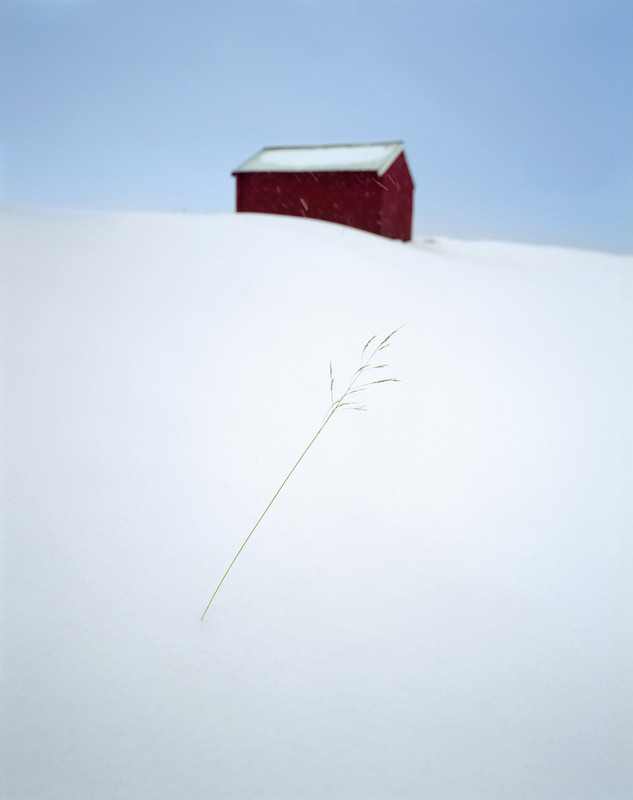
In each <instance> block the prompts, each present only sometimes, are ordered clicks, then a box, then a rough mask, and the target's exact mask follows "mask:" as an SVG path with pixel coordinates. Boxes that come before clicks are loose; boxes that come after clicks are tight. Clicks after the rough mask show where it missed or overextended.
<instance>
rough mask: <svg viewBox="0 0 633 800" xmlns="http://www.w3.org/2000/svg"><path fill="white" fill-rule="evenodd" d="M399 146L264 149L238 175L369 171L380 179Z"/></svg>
mask: <svg viewBox="0 0 633 800" xmlns="http://www.w3.org/2000/svg"><path fill="white" fill-rule="evenodd" d="M402 149H403V147H402V142H383V143H380V144H365V145H359V144H343V145H327V146H324V147H265V148H263V150H260V152H259V153H257V154H256V155H254V156H253V157H252V158H250V159H249V160H248V161H246V162H245V163H244V164H242V166H241V167H238V169H236V170H235V172H236V173H239V172H319V171H321V172H323V171H324V172H345V171H350V170H351V171H362V172H364V171H368V172H377V173H378V174H379V175H383V174H384V173H385V172H386V171H387V170H388V169H389V167H390V166H391V165H392V164H393V162H394V161H395V160H396V158H397V157H398V156H399V155H400V153H401V152H402Z"/></svg>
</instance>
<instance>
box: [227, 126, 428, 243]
mask: <svg viewBox="0 0 633 800" xmlns="http://www.w3.org/2000/svg"><path fill="white" fill-rule="evenodd" d="M233 175H234V176H235V178H236V180H237V187H236V210H237V211H238V212H241V211H247V212H256V213H263V214H288V215H290V216H293V217H310V218H312V219H321V220H325V221H326V222H338V223H340V224H341V225H350V226H351V227H353V228H360V229H361V230H364V231H369V232H370V233H377V234H379V235H380V236H386V237H388V238H389V239H402V241H404V242H408V241H409V240H410V239H411V225H412V216H413V189H414V184H413V179H412V177H411V173H410V172H409V166H408V164H407V160H406V158H405V154H404V147H403V143H402V142H381V143H377V144H345V145H323V146H318V147H265V148H264V149H263V150H260V151H259V153H257V154H256V155H254V156H253V157H252V158H250V159H249V160H248V161H246V162H245V163H244V164H242V166H241V167H238V168H237V169H236V170H235V171H234V172H233Z"/></svg>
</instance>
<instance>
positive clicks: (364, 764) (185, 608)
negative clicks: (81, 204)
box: [0, 213, 633, 800]
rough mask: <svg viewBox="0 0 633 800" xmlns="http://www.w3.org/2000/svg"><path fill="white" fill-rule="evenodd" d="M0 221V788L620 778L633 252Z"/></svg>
mask: <svg viewBox="0 0 633 800" xmlns="http://www.w3.org/2000/svg"><path fill="white" fill-rule="evenodd" d="M0 222H1V227H0V247H1V251H0V252H1V257H2V266H3V306H2V309H3V341H4V372H3V380H4V392H3V394H4V413H3V418H4V434H3V436H4V442H5V448H4V450H5V457H4V458H5V467H6V471H5V479H4V497H3V502H2V511H3V559H2V565H3V566H2V582H3V622H2V625H3V649H2V653H3V655H2V659H3V667H2V673H1V681H2V690H3V694H4V704H5V711H4V712H3V714H2V721H3V726H4V745H3V747H4V765H3V769H2V772H3V774H4V781H5V783H4V787H3V789H2V791H0V795H1V796H2V797H3V798H7V800H23V799H24V800H25V799H26V798H28V799H29V800H113V798H125V799H126V800H128V799H129V800H139V798H152V800H172V798H173V800H180V798H186V800H216V798H217V800H255V799H257V800H282V799H287V800H296V799H297V798H302V800H326V798H327V800H331V799H333V798H336V799H337V800H353V799H355V798H358V800H372V799H375V800H384V799H386V798H394V799H400V798H408V799H409V798H410V799H411V800H414V799H415V800H420V798H425V800H426V799H427V798H428V800H431V799H434V798H437V799H438V800H528V799H529V800H546V799H550V800H598V799H600V800H601V799H602V798H611V799H612V800H613V798H618V799H620V798H621V799H622V800H624V799H625V798H627V799H628V798H630V797H632V796H633V776H632V770H633V759H632V758H631V741H632V739H631V735H632V719H633V717H632V697H633V693H632V686H631V675H632V674H633V669H632V668H633V663H632V661H633V660H632V659H631V633H630V631H631V622H632V619H631V608H632V607H633V597H632V590H631V579H630V572H631V545H630V541H631V530H632V523H633V515H632V513H631V467H632V459H631V423H632V419H631V407H632V405H631V401H632V399H633V390H632V380H631V363H632V361H631V356H632V353H631V349H632V343H633V331H632V327H633V322H632V320H633V313H632V311H633V308H632V305H633V304H632V295H631V292H632V282H631V276H632V270H633V259H631V258H625V257H617V256H610V255H604V254H598V253H587V252H580V251H569V250H562V249H555V248H539V247H528V246H520V245H513V244H500V243H492V242H490V243H485V242H480V243H475V242H470V243H467V242H456V241H448V240H439V241H419V242H417V243H415V244H410V245H403V244H402V243H399V242H392V241H388V240H385V239H382V238H380V237H376V236H372V235H370V234H365V233H362V232H359V231H355V230H353V229H350V228H345V227H339V226H336V225H329V224H327V223H322V222H315V221H312V220H300V219H295V218H282V217H274V216H270V215H265V216H264V215H262V216H258V215H247V214H241V215H223V216H217V217H188V216H151V215H137V216H134V215H96V214H95V215H89V214H66V213H64V214H56V215H52V214H51V215H47V214H39V213H38V214H36V213H32V214H28V213H24V214H18V213H4V214H3V215H2V216H1V217H0ZM399 325H404V327H403V328H402V330H401V331H400V332H399V333H398V334H397V335H396V336H395V337H394V338H393V344H392V346H391V348H389V349H388V350H387V351H386V353H385V356H386V359H385V360H387V361H388V362H389V364H390V368H389V374H391V375H394V376H395V377H398V378H400V379H401V381H402V382H401V383H398V384H385V385H382V386H376V387H373V389H372V390H371V391H368V392H367V394H366V395H365V396H364V402H365V403H366V405H367V406H368V411H367V413H364V414H363V413H340V414H339V415H338V416H337V417H335V418H334V419H333V420H332V421H331V422H330V424H329V426H328V427H327V428H326V429H325V430H324V432H323V434H322V435H321V437H320V438H319V440H318V441H317V443H316V444H315V445H314V447H313V448H312V450H311V451H310V453H309V454H308V456H307V457H306V459H305V461H304V462H303V463H302V464H301V466H300V468H299V469H298V470H297V471H296V473H295V474H294V475H293V477H292V479H291V480H290V481H289V482H288V484H287V486H286V488H285V489H284V491H283V493H282V494H281V495H280V496H279V498H278V500H277V502H276V503H275V505H274V506H273V507H272V509H271V511H270V512H269V514H268V516H267V517H266V519H265V521H264V522H263V523H262V525H261V526H260V527H259V529H258V530H257V532H256V534H255V536H253V538H252V540H251V541H250V542H249V544H248V546H247V548H246V549H245V550H244V552H243V554H242V556H241V558H240V560H239V561H238V562H237V564H236V566H235V567H234V569H233V571H232V573H231V574H230V576H229V578H228V579H227V581H226V583H225V584H224V586H223V588H222V590H221V591H220V593H219V594H218V596H217V598H216V600H215V602H214V604H213V605H212V607H211V610H210V612H209V614H208V615H207V618H206V620H205V622H204V623H201V622H200V615H201V613H202V611H203V609H204V607H205V605H206V603H207V602H208V600H209V597H210V595H211V592H212V591H213V589H214V587H215V585H216V584H217V582H218V580H219V579H220V577H221V575H222V573H223V572H224V570H225V568H226V567H227V565H228V563H229V562H230V560H231V558H232V557H233V555H234V553H235V551H236V550H237V548H238V547H239V545H240V544H241V543H242V541H243V539H244V537H245V536H246V534H247V533H248V531H249V530H250V528H251V526H252V525H253V523H254V521H255V520H256V519H257V517H258V516H259V514H260V513H261V511H262V510H263V508H264V507H265V505H266V503H267V502H268V501H269V499H270V497H271V496H272V494H273V493H274V491H275V490H276V488H277V487H278V485H279V483H280V481H281V480H282V479H283V477H284V476H285V475H286V473H287V471H288V469H289V468H290V467H291V466H292V464H293V463H294V461H295V459H296V458H297V457H298V455H299V454H300V452H301V450H302V449H303V447H304V446H305V445H306V444H307V442H308V441H309V439H310V437H311V436H312V435H313V433H314V432H315V430H316V428H317V427H318V425H319V423H320V422H321V420H322V418H323V415H324V414H325V412H326V410H327V407H328V405H329V403H330V394H329V361H330V359H331V360H332V362H333V366H334V374H335V380H336V381H337V385H339V386H341V388H342V384H343V381H344V380H345V379H346V378H347V377H348V375H349V373H350V372H351V371H352V370H353V369H354V368H355V367H356V364H357V360H358V357H359V355H360V351H361V348H362V346H363V344H364V343H365V342H366V340H367V339H368V338H369V336H371V335H372V334H374V333H375V334H378V335H379V336H380V335H386V334H387V333H389V331H391V330H393V329H394V328H396V327H398V326H399Z"/></svg>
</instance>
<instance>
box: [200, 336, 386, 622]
mask: <svg viewBox="0 0 633 800" xmlns="http://www.w3.org/2000/svg"><path fill="white" fill-rule="evenodd" d="M399 330H400V328H396V330H395V331H392V332H391V333H390V334H389V336H387V337H385V338H384V339H383V340H382V341H381V342H380V344H378V345H377V346H376V347H375V349H374V350H373V351H371V355H369V356H367V357H366V355H365V354H366V353H367V351H368V348H369V346H370V345H371V343H372V342H373V341H374V340H375V339H376V337H375V336H372V338H371V339H370V340H369V341H368V342H367V344H366V345H365V346H364V347H363V351H362V354H361V365H360V367H359V368H358V369H357V370H356V372H355V373H354V374H353V375H352V378H351V380H350V382H349V384H348V386H347V388H346V389H345V391H344V392H343V394H342V395H341V396H340V397H338V398H337V399H336V400H334V399H333V398H334V373H333V371H332V362H330V399H331V400H332V403H331V405H330V408H329V409H328V411H327V413H326V415H325V418H324V420H323V422H322V423H321V425H320V427H319V429H318V430H317V432H316V433H315V434H314V436H313V437H312V439H311V440H310V443H309V444H308V446H307V447H306V448H305V450H304V451H303V453H301V455H300V456H299V458H298V459H297V461H296V462H295V464H294V466H293V467H292V469H291V470H290V472H289V473H288V474H287V475H286V477H285V478H284V480H283V481H282V483H281V485H280V486H279V488H278V489H277V491H276V492H275V494H274V495H273V497H272V499H271V500H270V502H269V503H268V505H267V506H266V508H265V509H264V510H263V512H262V514H261V516H260V517H259V519H258V520H257V522H256V523H255V524H254V525H253V527H252V528H251V531H250V533H249V534H248V536H247V537H246V539H244V541H243V542H242V546H241V547H240V549H239V550H238V551H237V553H236V554H235V556H234V557H233V560H232V561H231V563H230V564H229V566H228V567H227V570H226V572H225V573H224V575H223V576H222V579H221V580H220V583H218V585H217V587H216V589H215V591H214V592H213V594H212V595H211V599H210V600H209V602H208V603H207V607H206V608H205V610H204V612H203V614H202V617H200V619H201V620H204V618H205V616H206V613H207V611H208V610H209V608H210V607H211V603H212V602H213V600H214V599H215V596H216V594H217V593H218V592H219V591H220V587H221V586H222V584H223V583H224V580H225V579H226V577H227V575H228V574H229V572H230V571H231V569H232V567H233V565H234V564H235V562H236V561H237V559H238V558H239V557H240V554H241V553H242V550H243V549H244V548H245V547H246V545H247V544H248V541H249V539H250V538H251V536H252V535H253V534H254V533H255V531H256V530H257V528H258V526H259V523H260V522H261V521H262V520H263V519H264V517H265V516H266V514H267V513H268V510H269V509H270V507H271V506H272V504H273V503H274V502H275V500H276V499H277V497H278V496H279V494H280V492H281V490H282V489H283V488H284V486H285V485H286V484H287V483H288V480H289V479H290V476H291V475H292V473H293V472H294V471H295V470H296V469H297V467H298V466H299V464H300V463H301V462H302V461H303V459H304V458H305V456H306V454H307V452H308V450H309V449H310V448H311V447H312V445H313V444H314V443H315V442H316V440H317V439H318V438H319V435H320V434H321V432H322V431H323V429H324V428H325V426H326V425H327V424H328V422H329V421H330V420H331V419H332V417H333V416H334V414H336V412H337V411H339V410H341V411H346V410H349V411H365V410H366V409H365V406H361V405H360V404H358V403H357V402H356V401H355V400H349V398H350V397H351V396H352V395H355V394H358V393H359V392H363V391H364V390H365V389H366V388H367V387H368V386H373V385H375V384H378V383H391V382H398V378H380V379H379V380H375V381H366V382H364V383H360V384H359V383H358V380H359V378H360V377H361V376H364V375H365V374H366V371H367V370H368V369H383V368H384V367H386V366H387V364H376V365H372V363H371V361H372V359H373V358H374V357H375V356H376V355H377V354H378V353H379V352H380V351H381V350H384V349H385V348H386V347H388V346H389V340H390V339H391V337H392V336H393V335H394V334H395V333H397V331H399Z"/></svg>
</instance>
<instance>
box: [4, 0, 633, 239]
mask: <svg viewBox="0 0 633 800" xmlns="http://www.w3.org/2000/svg"><path fill="white" fill-rule="evenodd" d="M0 112H1V113H0V178H1V185H0V188H1V191H2V202H3V203H5V204H15V205H37V206H65V207H68V206H70V207H86V208H106V209H134V210H137V209H138V210H161V211H162V210H165V211H187V212H222V211H230V210H232V209H233V205H234V186H233V178H232V177H231V170H232V169H233V168H234V167H236V166H237V165H238V164H239V163H241V162H242V161H244V160H245V159H246V158H248V157H249V156H250V155H252V154H253V153H254V152H255V151H256V150H258V149H259V148H260V147H262V146H264V145H280V144H312V143H339V142H371V141H382V140H390V139H403V140H404V141H405V146H406V152H407V157H408V160H409V164H410V166H411V170H412V172H413V175H414V179H415V181H416V185H417V189H416V213H415V217H416V224H415V227H416V235H432V234H435V235H447V236H456V237H464V238H496V239H511V240H519V241H530V242H538V243H548V244H549V243H553V244H561V245H570V246H578V247H589V248H596V249H602V250H611V251H618V252H633V2H632V1H631V0H573V2H572V0H547V2H544V1H543V0H529V1H528V0H2V1H1V2H0Z"/></svg>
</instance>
